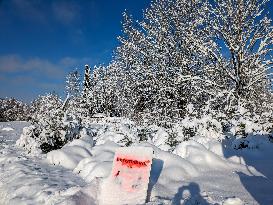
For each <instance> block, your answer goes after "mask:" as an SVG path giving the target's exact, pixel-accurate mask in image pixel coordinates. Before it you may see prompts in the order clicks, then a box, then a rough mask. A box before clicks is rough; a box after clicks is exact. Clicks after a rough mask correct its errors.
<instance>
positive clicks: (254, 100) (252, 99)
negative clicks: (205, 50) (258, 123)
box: [205, 0, 273, 110]
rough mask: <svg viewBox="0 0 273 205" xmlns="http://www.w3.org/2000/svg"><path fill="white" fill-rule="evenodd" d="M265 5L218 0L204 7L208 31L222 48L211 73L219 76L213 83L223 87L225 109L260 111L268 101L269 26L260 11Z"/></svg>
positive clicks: (271, 36) (272, 30) (271, 34)
mask: <svg viewBox="0 0 273 205" xmlns="http://www.w3.org/2000/svg"><path fill="white" fill-rule="evenodd" d="M268 2H269V1H268V0H263V1H259V0H229V1H226V0H219V1H212V2H208V4H207V7H206V10H207V13H206V14H205V17H207V19H206V22H207V26H208V30H209V32H211V34H212V36H213V37H214V38H213V40H214V42H215V43H216V44H218V47H219V48H222V50H221V54H222V56H215V57H216V59H217V61H218V64H217V66H215V69H214V72H218V73H220V74H221V75H222V76H221V79H220V81H218V82H217V81H216V83H218V84H222V85H224V86H225V87H224V89H223V95H224V96H226V99H227V101H228V103H227V104H228V106H227V109H228V110H232V109H231V108H232V107H233V108H235V109H237V108H236V107H238V106H247V107H249V108H250V109H252V110H255V109H263V108H265V107H268V101H269V99H270V98H272V94H270V91H271V90H272V87H271V82H270V80H271V79H272V65H273V58H272V56H273V55H272V54H273V49H272V44H273V27H272V20H271V19H270V18H269V17H268V16H267V15H266V13H265V11H264V10H265V7H266V5H267V3H268ZM234 105H235V107H234Z"/></svg>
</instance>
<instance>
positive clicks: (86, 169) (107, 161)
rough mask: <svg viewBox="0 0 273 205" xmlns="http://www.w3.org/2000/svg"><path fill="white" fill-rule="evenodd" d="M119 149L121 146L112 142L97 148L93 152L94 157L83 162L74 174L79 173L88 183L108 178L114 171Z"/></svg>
mask: <svg viewBox="0 0 273 205" xmlns="http://www.w3.org/2000/svg"><path fill="white" fill-rule="evenodd" d="M118 147H119V145H117V144H116V143H114V142H111V141H107V142H106V143H105V144H103V145H97V146H95V147H94V148H93V149H92V150H91V153H92V157H89V158H86V159H83V160H81V161H80V163H79V164H78V165H77V166H76V168H75V169H74V171H73V172H74V173H78V174H79V175H80V176H81V177H82V178H83V179H85V181H87V182H91V181H92V180H94V179H95V178H99V177H102V178H105V177H108V176H109V174H110V172H111V169H112V163H113V158H114V155H115V150H116V149H117V148H118Z"/></svg>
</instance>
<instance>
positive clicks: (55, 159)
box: [47, 135, 93, 170]
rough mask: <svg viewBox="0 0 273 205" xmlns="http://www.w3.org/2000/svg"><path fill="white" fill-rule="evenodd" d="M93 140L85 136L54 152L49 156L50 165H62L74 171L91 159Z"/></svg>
mask: <svg viewBox="0 0 273 205" xmlns="http://www.w3.org/2000/svg"><path fill="white" fill-rule="evenodd" d="M92 146H93V138H92V137H91V136H88V135H84V136H83V137H81V138H80V139H75V140H73V141H72V142H70V143H68V144H66V145H65V146H64V147H62V148H61V149H59V150H53V151H51V152H49V153H48V154H47V160H48V162H49V163H50V164H54V165H61V166H63V167H65V168H67V169H72V170H73V169H74V168H75V167H76V166H77V165H78V163H79V162H80V161H81V160H82V159H84V158H87V157H91V156H92V154H91V152H90V151H91V148H92Z"/></svg>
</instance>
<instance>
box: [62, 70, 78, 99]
mask: <svg viewBox="0 0 273 205" xmlns="http://www.w3.org/2000/svg"><path fill="white" fill-rule="evenodd" d="M80 78H81V76H80V73H79V72H78V71H77V70H75V71H72V72H70V73H69V74H68V75H67V76H66V87H65V88H66V94H67V95H68V96H69V97H75V98H76V97H79V96H80V92H81V82H80Z"/></svg>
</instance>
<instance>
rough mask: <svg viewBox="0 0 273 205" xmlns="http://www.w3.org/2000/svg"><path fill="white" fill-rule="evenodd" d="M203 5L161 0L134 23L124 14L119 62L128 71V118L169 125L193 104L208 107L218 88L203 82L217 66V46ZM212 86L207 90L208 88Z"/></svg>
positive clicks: (125, 83)
mask: <svg viewBox="0 0 273 205" xmlns="http://www.w3.org/2000/svg"><path fill="white" fill-rule="evenodd" d="M203 6H204V3H203V2H202V1H186V0H185V1H184V0H173V1H169V0H158V1H154V2H153V3H152V4H151V6H150V8H149V9H147V10H146V11H145V12H144V19H143V20H142V21H141V22H137V23H134V22H133V20H132V18H131V17H130V16H128V15H127V14H126V13H125V14H124V23H123V32H124V34H123V36H121V37H120V38H119V39H120V42H121V45H120V46H119V47H118V48H117V51H116V56H115V60H116V61H117V63H118V64H119V66H121V68H122V71H121V72H122V74H121V75H120V76H122V77H121V79H120V81H121V82H122V84H123V86H124V89H123V90H124V92H123V96H124V97H122V99H124V98H126V99H127V102H128V103H129V105H128V106H127V107H129V108H131V111H130V109H127V110H128V111H129V113H127V116H136V117H137V118H139V114H141V115H142V116H144V115H149V116H151V118H153V119H155V118H156V119H158V120H159V121H166V120H167V119H173V118H178V117H183V116H184V115H185V108H186V107H187V105H188V104H195V106H196V107H199V106H201V105H202V104H203V103H204V98H206V96H207V93H208V92H209V89H208V88H209V87H213V86H212V85H213V83H211V82H212V81H207V80H206V79H203V73H204V71H205V70H209V69H210V68H212V67H213V63H214V61H215V60H214V56H213V54H214V52H216V51H215V50H216V48H215V46H216V44H214V43H213V42H212V41H211V39H210V36H209V35H205V34H206V30H205V27H204V18H203V17H202V15H201V14H200V13H202V12H204V11H203V10H202V9H203ZM204 85H206V88H204V87H205V86H204Z"/></svg>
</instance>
